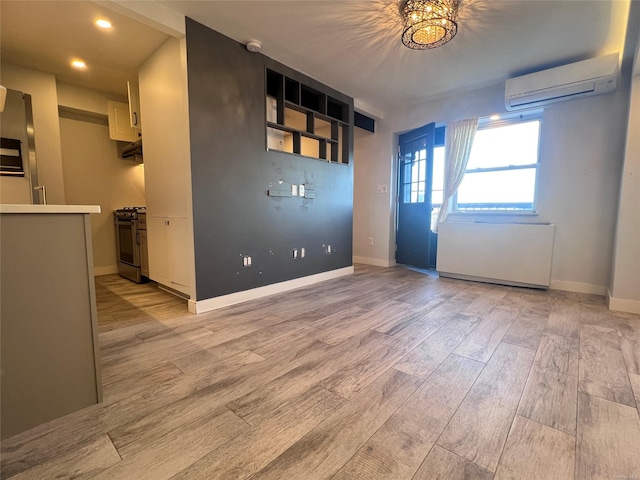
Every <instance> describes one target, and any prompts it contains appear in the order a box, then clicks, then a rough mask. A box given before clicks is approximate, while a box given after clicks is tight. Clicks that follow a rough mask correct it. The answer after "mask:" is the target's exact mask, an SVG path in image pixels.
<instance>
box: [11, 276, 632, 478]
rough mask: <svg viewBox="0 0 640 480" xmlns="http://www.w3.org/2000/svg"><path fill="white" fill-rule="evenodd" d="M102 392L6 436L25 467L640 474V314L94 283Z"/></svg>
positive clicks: (394, 279)
mask: <svg viewBox="0 0 640 480" xmlns="http://www.w3.org/2000/svg"><path fill="white" fill-rule="evenodd" d="M96 292H97V297H98V318H99V329H100V350H101V351H100V356H101V364H102V374H103V384H104V402H103V403H101V404H99V405H94V406H92V407H89V408H86V409H84V410H81V411H79V412H75V413H73V414H70V415H67V416H65V417H63V418H59V419H56V420H53V421H51V422H49V423H47V424H44V425H40V426H38V427H36V428H33V429H32V430H29V431H27V432H23V433H21V434H18V435H16V436H14V437H11V438H8V439H5V440H3V441H2V451H1V454H2V455H1V467H0V478H3V479H6V478H15V479H38V480H40V479H48V478H60V479H62V478H66V479H71V478H73V479H102V480H104V479H111V480H121V479H122V480H124V479H127V480H128V479H135V480H140V479H148V480H169V479H172V480H178V479H188V480H192V479H196V480H197V479H207V480H210V479H255V480H257V479H287V480H288V479H292V480H308V479H309V480H312V479H330V478H333V479H340V480H345V479H362V480H375V479H390V480H403V479H406V480H425V479H446V480H450V479H453V480H455V479H469V480H471V479H476V480H477V479H479V480H491V479H496V480H497V479H503V480H504V479H525V480H527V479H535V480H547V479H549V480H550V479H562V480H571V479H573V480H589V479H616V478H619V479H623V478H626V479H632V478H640V417H639V410H638V407H639V406H640V404H639V402H640V316H638V315H630V314H622V313H617V312H611V311H609V310H608V309H607V308H606V304H605V301H604V298H602V297H597V296H590V295H581V294H575V293H565V292H558V291H538V290H527V289H519V288H515V287H505V286H496V285H488V284H481V283H473V282H464V281H458V280H451V279H441V278H439V277H438V276H437V275H436V274H434V273H429V272H420V271H415V270H411V269H405V268H401V267H393V268H379V267H371V266H356V273H355V274H354V275H351V276H348V277H342V278H340V279H336V280H331V281H327V282H323V283H321V284H317V285H314V286H310V287H306V288H302V289H299V290H295V291H292V292H288V293H284V294H281V295H275V296H271V297H268V298H264V299H260V300H256V301H251V302H246V303H243V304H240V305H235V306H231V307H227V308H224V309H221V310H218V311H215V312H210V313H207V314H202V315H192V314H189V313H188V312H187V306H186V302H185V301H184V300H181V299H178V298H176V297H173V296H171V295H170V294H168V293H166V292H163V291H161V290H159V289H158V288H157V287H156V286H155V285H154V284H153V283H150V284H143V285H136V284H133V283H131V282H129V281H127V280H124V279H122V278H120V277H118V276H115V275H111V276H105V277H98V278H97V279H96Z"/></svg>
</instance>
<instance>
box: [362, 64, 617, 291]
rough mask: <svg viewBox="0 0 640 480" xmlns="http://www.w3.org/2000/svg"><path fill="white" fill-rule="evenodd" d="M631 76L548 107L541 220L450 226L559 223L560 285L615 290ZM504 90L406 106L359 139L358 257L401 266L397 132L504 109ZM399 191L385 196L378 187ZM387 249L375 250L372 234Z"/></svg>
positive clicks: (556, 265)
mask: <svg viewBox="0 0 640 480" xmlns="http://www.w3.org/2000/svg"><path fill="white" fill-rule="evenodd" d="M628 88H629V74H628V73H627V74H626V75H621V77H620V78H619V83H618V90H617V91H616V93H614V94H609V95H603V96H599V97H590V98H586V99H577V100H572V101H567V102H563V103H558V104H554V105H551V106H549V107H548V108H546V109H545V112H544V118H543V126H542V135H541V150H540V181H539V190H538V215H537V216H522V215H520V216H518V215H509V216H497V215H494V216H491V217H485V216H479V215H477V214H475V215H474V214H469V215H452V216H450V217H449V221H469V220H474V219H482V220H491V221H507V222H509V221H511V222H513V221H517V222H551V223H554V224H556V241H555V245H554V252H553V267H552V274H551V278H552V283H551V286H552V288H557V289H563V290H571V291H579V292H585V293H596V294H600V295H604V294H605V293H606V291H607V286H608V284H609V278H610V274H611V265H612V250H613V238H614V228H615V219H616V212H617V202H618V185H619V179H620V172H621V168H622V161H623V158H624V136H625V132H626V123H625V110H626V106H627V101H628ZM504 110H505V108H504V86H503V85H498V86H494V87H487V88H482V89H479V90H475V91H472V92H467V93H461V94H458V95H455V96H451V97H447V98H443V99H439V100H435V101H430V102H425V103H423V104H421V105H413V106H409V107H406V108H398V109H397V110H395V111H394V112H392V113H391V114H390V115H388V116H387V117H385V119H384V121H380V122H378V123H377V125H376V127H377V128H378V132H377V133H375V134H374V135H369V136H364V135H358V136H357V137H356V149H355V165H356V169H355V175H356V180H355V181H356V189H355V202H354V216H355V219H354V229H355V232H354V256H355V257H356V259H358V258H365V259H366V258H372V259H373V261H372V262H369V263H378V264H393V262H394V257H395V251H394V250H395V231H394V227H393V221H388V220H389V219H390V218H391V219H392V218H393V215H394V209H393V208H392V207H390V206H388V205H387V203H388V204H389V205H393V203H392V201H391V200H392V199H393V198H394V196H395V168H396V167H395V159H394V157H395V155H394V148H395V147H394V146H395V145H396V144H397V133H402V132H404V131H408V130H411V129H414V128H418V127H420V126H422V125H425V124H427V123H430V122H436V123H446V122H448V121H451V120H456V119H463V118H467V117H470V116H479V117H482V116H488V115H491V114H494V113H501V112H504ZM383 183H389V184H390V185H391V186H393V188H392V189H391V191H390V194H389V195H388V196H385V198H381V197H382V196H381V195H380V194H377V193H376V185H377V184H383ZM369 236H374V237H375V239H376V242H378V244H379V243H382V245H378V246H376V247H375V248H374V249H370V247H368V246H367V237H369Z"/></svg>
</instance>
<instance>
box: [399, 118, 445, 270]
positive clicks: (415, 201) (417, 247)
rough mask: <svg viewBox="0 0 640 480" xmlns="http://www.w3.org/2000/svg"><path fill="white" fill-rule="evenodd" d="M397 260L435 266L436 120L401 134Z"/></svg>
mask: <svg viewBox="0 0 640 480" xmlns="http://www.w3.org/2000/svg"><path fill="white" fill-rule="evenodd" d="M399 140H400V141H399V143H400V153H399V158H398V199H397V200H398V209H397V221H396V263H400V264H405V265H411V266H414V267H418V268H426V269H434V268H435V265H436V244H437V243H436V242H437V236H436V234H434V233H433V232H432V231H431V219H432V212H433V205H432V198H431V197H432V176H433V150H434V141H435V124H434V123H430V124H429V125H425V126H424V127H421V128H419V129H416V130H413V131H411V132H409V133H406V134H403V135H400V139H399Z"/></svg>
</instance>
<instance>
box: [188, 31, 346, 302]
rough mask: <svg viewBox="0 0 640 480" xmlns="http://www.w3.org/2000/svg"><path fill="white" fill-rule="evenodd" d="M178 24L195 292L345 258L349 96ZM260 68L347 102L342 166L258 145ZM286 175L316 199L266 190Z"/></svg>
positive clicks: (302, 271) (218, 290)
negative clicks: (297, 254)
mask: <svg viewBox="0 0 640 480" xmlns="http://www.w3.org/2000/svg"><path fill="white" fill-rule="evenodd" d="M186 26H187V36H186V38H187V72H188V80H189V121H190V131H191V174H192V189H193V227H194V241H195V269H196V297H197V298H196V299H197V300H204V299H207V298H212V297H217V296H221V295H225V294H230V293H234V292H239V291H243V290H248V289H251V288H256V287H261V286H264V285H269V284H273V283H277V282H283V281H286V280H292V279H295V278H299V277H304V276H307V275H312V274H317V273H321V272H326V271H330V270H335V269H339V268H343V267H347V266H350V265H351V264H352V233H353V232H352V229H353V99H351V98H349V97H347V96H345V95H343V94H341V93H339V92H337V91H335V90H333V89H331V88H328V87H326V86H324V85H322V84H320V83H318V82H317V81H315V80H313V79H311V78H309V77H306V76H304V75H302V74H300V73H297V72H295V71H294V70H292V69H290V68H288V67H286V66H284V65H281V64H279V63H278V62H276V61H274V60H272V59H270V58H268V57H266V56H264V55H262V54H259V53H250V52H248V51H247V50H246V48H245V47H244V45H242V44H240V43H238V42H236V41H234V40H232V39H229V38H228V37H225V36H224V35H221V34H219V33H217V32H215V31H213V30H211V29H209V28H208V27H205V26H203V25H201V24H199V23H197V22H195V21H193V20H191V19H189V18H187V25H186ZM266 68H269V69H271V70H275V71H278V72H280V73H282V74H283V75H286V76H288V77H290V78H294V79H296V80H298V81H300V82H301V83H304V84H306V85H308V86H310V87H312V88H314V89H316V90H318V91H321V92H324V93H326V94H328V95H331V96H332V97H334V98H336V99H338V100H340V101H343V102H345V103H347V104H348V105H349V123H350V125H351V127H352V128H351V132H352V133H351V136H350V138H349V139H348V141H349V152H350V153H349V157H350V158H349V160H350V161H349V164H348V165H342V164H335V163H333V164H332V163H328V162H326V161H323V160H317V159H312V158H307V157H302V156H299V155H292V154H287V153H282V152H276V151H273V150H272V151H267V150H266V127H265V119H266V101H265V88H266V86H265V76H266V73H265V72H266ZM281 182H282V183H281ZM291 183H294V184H307V185H311V186H312V187H313V188H314V192H315V198H312V199H305V198H301V197H272V196H268V194H267V193H268V191H269V190H270V189H280V188H287V184H291ZM327 245H331V246H332V253H330V254H328V253H326V246H327ZM294 248H297V249H299V250H300V249H302V248H304V249H305V258H299V259H294V258H293V254H292V251H293V249H294ZM245 255H248V256H251V259H252V262H251V263H252V265H251V266H250V267H245V266H243V260H242V257H243V256H245Z"/></svg>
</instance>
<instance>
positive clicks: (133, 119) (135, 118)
mask: <svg viewBox="0 0 640 480" xmlns="http://www.w3.org/2000/svg"><path fill="white" fill-rule="evenodd" d="M127 95H128V97H129V124H130V125H131V127H132V128H135V129H137V130H138V131H139V130H140V129H141V128H142V118H141V116H140V95H139V92H138V82H134V81H128V82H127Z"/></svg>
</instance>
